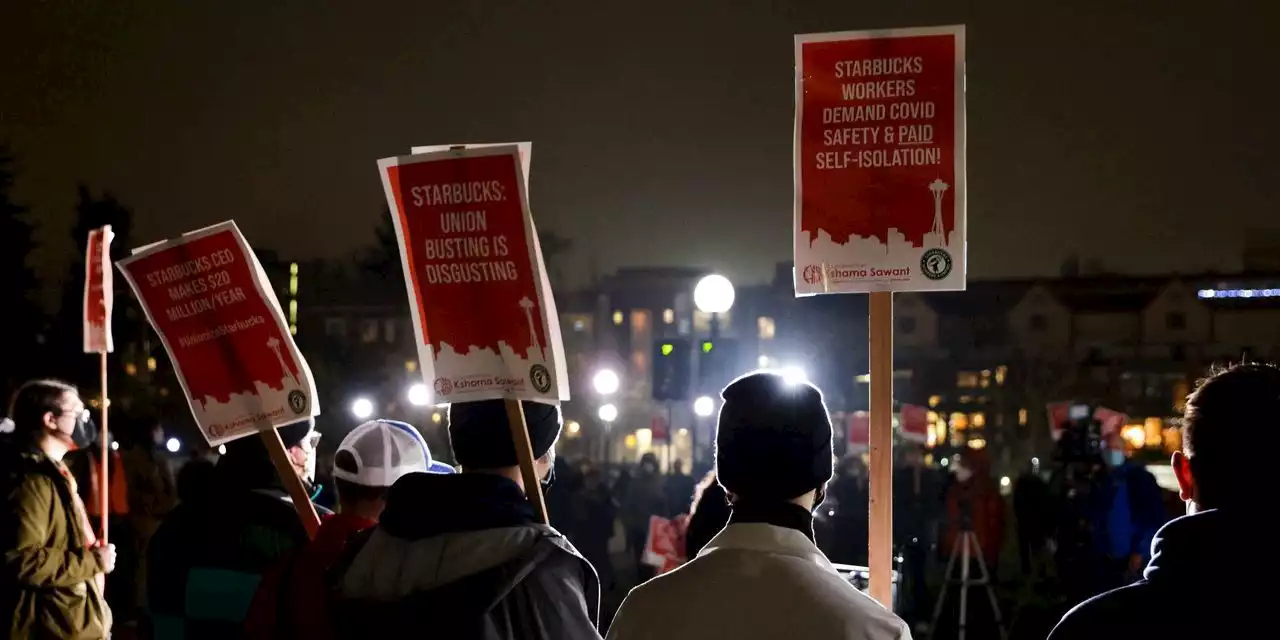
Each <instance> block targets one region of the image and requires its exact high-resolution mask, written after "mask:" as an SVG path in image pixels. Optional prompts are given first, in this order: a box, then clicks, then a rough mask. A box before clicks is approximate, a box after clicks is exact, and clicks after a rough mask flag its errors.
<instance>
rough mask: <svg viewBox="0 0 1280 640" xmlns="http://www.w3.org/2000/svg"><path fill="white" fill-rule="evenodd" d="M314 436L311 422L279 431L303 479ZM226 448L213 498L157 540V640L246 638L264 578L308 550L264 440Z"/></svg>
mask: <svg viewBox="0 0 1280 640" xmlns="http://www.w3.org/2000/svg"><path fill="white" fill-rule="evenodd" d="M314 428H315V422H314V421H312V420H310V419H308V420H305V421H302V422H296V423H294V424H291V425H286V426H283V427H280V428H279V429H278V431H279V433H280V439H281V441H283V443H284V446H285V448H286V450H288V451H289V457H290V459H291V460H292V461H293V462H294V467H295V471H296V472H298V474H299V477H301V476H302V474H303V473H304V472H305V470H306V469H307V467H308V465H307V464H306V460H305V459H306V457H307V456H308V455H314V452H315V444H316V440H317V438H316V434H315V431H314ZM226 447H227V453H226V455H224V456H222V457H221V458H220V459H219V460H218V464H217V466H216V467H215V468H214V478H213V483H212V484H213V486H212V488H211V490H210V492H209V493H208V494H206V495H204V496H200V497H199V498H198V499H196V500H194V501H191V502H183V503H182V504H180V505H178V506H177V507H176V508H174V510H173V511H171V512H170V513H169V516H168V517H167V518H166V519H165V521H164V523H163V524H161V525H160V529H159V530H157V531H156V533H155V535H154V536H153V537H152V538H151V544H150V546H149V548H148V558H147V602H148V604H149V606H150V614H151V625H152V637H153V638H155V640H169V639H178V640H199V639H201V638H211V639H212V638H217V639H219V640H225V639H235V638H243V637H245V633H244V620H245V617H246V615H247V614H248V611H249V605H250V603H251V602H252V600H253V595H254V592H255V591H256V590H257V588H258V583H259V582H260V581H261V580H262V575H263V574H264V573H265V572H266V571H267V569H268V568H270V567H271V566H273V565H274V564H275V562H276V561H277V559H279V558H280V557H281V556H283V555H284V554H286V553H288V552H290V551H293V550H294V549H295V548H298V547H300V546H301V545H303V544H305V543H306V542H307V532H306V529H304V528H303V526H302V521H301V520H300V519H299V518H298V513H297V510H296V509H295V508H294V506H293V503H292V501H291V500H290V498H289V494H288V492H287V491H286V490H285V489H284V486H283V483H281V481H280V477H279V476H278V475H277V473H276V468H275V466H274V465H272V463H271V459H270V457H269V456H268V454H267V449H266V447H265V446H264V445H263V444H262V439H261V438H259V437H257V436H251V437H247V438H241V439H239V440H235V441H232V442H229V443H227V445H226ZM321 511H323V512H324V513H328V512H327V510H321Z"/></svg>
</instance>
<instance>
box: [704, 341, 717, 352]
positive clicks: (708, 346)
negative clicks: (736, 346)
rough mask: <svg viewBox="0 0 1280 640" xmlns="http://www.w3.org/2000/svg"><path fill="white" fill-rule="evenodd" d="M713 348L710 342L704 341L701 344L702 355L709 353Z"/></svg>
mask: <svg viewBox="0 0 1280 640" xmlns="http://www.w3.org/2000/svg"><path fill="white" fill-rule="evenodd" d="M714 348H715V345H714V344H712V343H711V341H710V340H704V341H703V342H702V352H703V353H711V350H712V349H714Z"/></svg>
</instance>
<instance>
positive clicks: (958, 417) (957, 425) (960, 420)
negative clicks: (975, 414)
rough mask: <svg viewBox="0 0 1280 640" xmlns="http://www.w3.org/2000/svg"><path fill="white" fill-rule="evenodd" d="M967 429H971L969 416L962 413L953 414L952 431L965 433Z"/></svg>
mask: <svg viewBox="0 0 1280 640" xmlns="http://www.w3.org/2000/svg"><path fill="white" fill-rule="evenodd" d="M967 428H969V416H968V414H964V413H960V412H958V411H957V412H956V413H953V414H951V431H952V432H955V431H964V430H965V429H967Z"/></svg>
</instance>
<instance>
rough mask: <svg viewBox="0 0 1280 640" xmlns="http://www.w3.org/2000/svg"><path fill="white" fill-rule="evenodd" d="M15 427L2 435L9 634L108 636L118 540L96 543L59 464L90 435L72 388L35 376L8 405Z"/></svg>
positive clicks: (0, 585)
mask: <svg viewBox="0 0 1280 640" xmlns="http://www.w3.org/2000/svg"><path fill="white" fill-rule="evenodd" d="M9 416H10V419H11V420H12V425H11V429H12V432H11V433H9V434H6V435H4V436H2V437H0V496H3V498H4V507H3V508H2V509H0V552H2V553H3V554H4V560H3V569H2V570H0V615H4V614H8V615H9V617H10V620H11V622H10V630H9V637H11V638H75V639H91V638H106V637H108V636H109V635H110V632H111V610H110V609H109V608H108V607H107V603H106V601H105V600H104V599H103V597H102V586H103V578H104V576H105V575H106V574H107V573H110V572H111V571H112V569H114V568H115V547H114V546H112V545H101V544H99V543H98V542H97V540H96V539H95V538H94V534H93V528H92V527H91V526H90V525H89V519H88V516H87V515H85V509H84V505H83V504H82V503H81V502H80V498H79V496H78V495H77V493H76V486H75V480H74V479H73V478H72V476H71V473H70V471H68V470H67V467H66V466H65V465H64V464H63V463H62V458H63V456H64V455H66V453H67V452H68V451H70V450H72V449H74V448H76V447H77V446H84V444H85V443H87V442H91V441H92V440H93V438H92V437H91V436H90V434H89V433H88V432H89V431H90V430H92V422H91V421H90V420H89V418H88V412H87V411H85V408H84V403H83V402H82V401H81V400H80V394H79V393H78V392H77V391H76V389H75V387H72V386H70V385H67V384H64V383H61V382H56V381H52V380H35V381H32V382H28V383H26V384H24V385H22V387H20V388H19V389H18V391H17V393H15V394H14V397H13V402H12V404H11V405H10V408H9Z"/></svg>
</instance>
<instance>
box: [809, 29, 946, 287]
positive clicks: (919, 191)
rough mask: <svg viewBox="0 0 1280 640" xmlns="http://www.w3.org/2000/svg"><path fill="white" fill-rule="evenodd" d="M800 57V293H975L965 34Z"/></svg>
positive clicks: (925, 34)
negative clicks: (968, 275)
mask: <svg viewBox="0 0 1280 640" xmlns="http://www.w3.org/2000/svg"><path fill="white" fill-rule="evenodd" d="M795 55H796V127H795V166H794V180H795V227H794V232H795V234H794V237H795V265H796V266H795V269H796V273H795V287H796V295H812V294H818V293H861V292H869V291H917V290H960V289H964V286H965V151H964V150H965V126H964V27H962V26H954V27H937V28H928V29H891V30H883V31H858V32H845V33H827V34H813V35H800V36H796V51H795Z"/></svg>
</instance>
